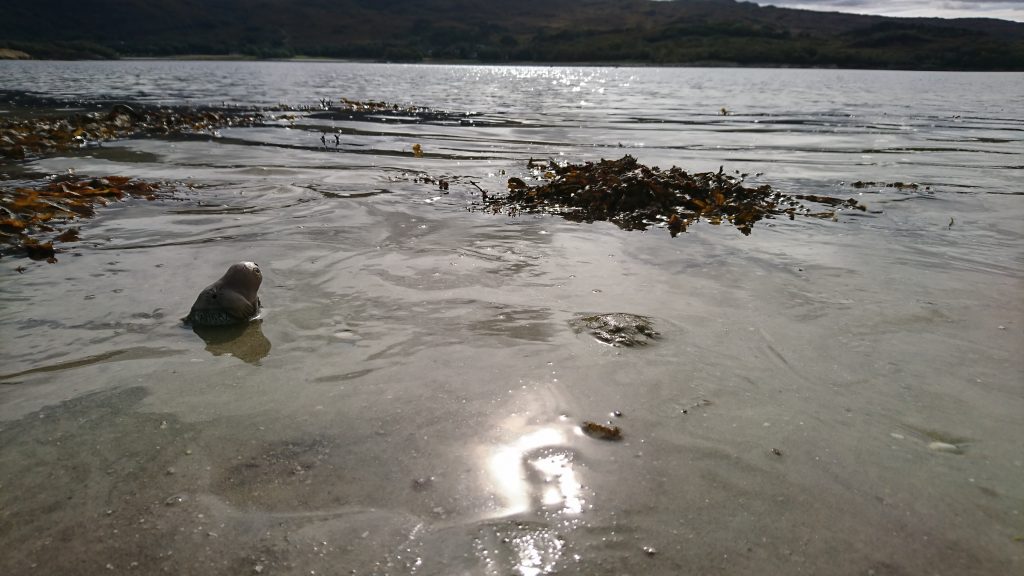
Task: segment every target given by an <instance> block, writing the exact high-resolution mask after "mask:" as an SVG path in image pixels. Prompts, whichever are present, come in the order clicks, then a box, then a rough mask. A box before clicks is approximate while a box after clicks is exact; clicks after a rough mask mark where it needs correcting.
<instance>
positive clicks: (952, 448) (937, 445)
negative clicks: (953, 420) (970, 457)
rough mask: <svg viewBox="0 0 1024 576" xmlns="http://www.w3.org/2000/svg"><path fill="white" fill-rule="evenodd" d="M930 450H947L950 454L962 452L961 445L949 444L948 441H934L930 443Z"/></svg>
mask: <svg viewBox="0 0 1024 576" xmlns="http://www.w3.org/2000/svg"><path fill="white" fill-rule="evenodd" d="M928 449H929V450H935V451H936V452H946V453H949V454H959V453H960V452H961V450H960V447H959V446H957V445H956V444H949V443H948V442H932V443H931V444H929V445H928Z"/></svg>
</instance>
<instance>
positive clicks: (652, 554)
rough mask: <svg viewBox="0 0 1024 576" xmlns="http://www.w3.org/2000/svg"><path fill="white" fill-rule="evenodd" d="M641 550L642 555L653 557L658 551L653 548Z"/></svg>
mask: <svg viewBox="0 0 1024 576" xmlns="http://www.w3.org/2000/svg"><path fill="white" fill-rule="evenodd" d="M643 550H644V554H647V555H648V556H654V555H655V554H657V553H658V551H657V550H655V549H654V546H644V548H643Z"/></svg>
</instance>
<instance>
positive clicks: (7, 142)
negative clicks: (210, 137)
mask: <svg viewBox="0 0 1024 576" xmlns="http://www.w3.org/2000/svg"><path fill="white" fill-rule="evenodd" d="M263 121H264V118H263V115H262V114H261V113H258V112H253V111H239V110H215V109H194V108H143V109H139V110H135V109H133V108H131V107H130V106H127V105H124V104H117V105H115V106H113V107H112V108H111V109H110V111H109V112H104V113H100V112H90V113H85V114H71V115H47V116H35V117H30V118H0V155H2V156H6V157H8V158H15V159H22V158H25V157H26V156H27V155H30V154H46V153H50V152H60V151H64V150H71V149H75V148H81V147H85V146H89V145H93V144H95V143H97V142H104V141H108V140H115V139H120V138H128V137H130V136H135V135H138V134H178V133H196V132H209V131H212V130H216V129H219V128H224V127H228V126H256V125H259V124H261V123H263Z"/></svg>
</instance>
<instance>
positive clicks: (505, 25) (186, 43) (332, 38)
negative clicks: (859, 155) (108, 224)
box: [0, 0, 1024, 71]
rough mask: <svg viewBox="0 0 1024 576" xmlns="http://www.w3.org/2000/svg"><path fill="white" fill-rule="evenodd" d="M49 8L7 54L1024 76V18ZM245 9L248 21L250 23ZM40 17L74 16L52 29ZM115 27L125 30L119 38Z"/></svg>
mask: <svg viewBox="0 0 1024 576" xmlns="http://www.w3.org/2000/svg"><path fill="white" fill-rule="evenodd" d="M80 4H81V3H67V2H61V1H60V0H38V2H37V3H33V5H32V6H26V7H21V6H15V7H11V8H10V9H9V10H6V11H5V15H4V19H3V21H0V59H26V58H32V59H44V60H74V59H118V58H171V59H202V60H205V59H211V60H223V59H237V60H249V59H252V60H300V61H305V60H313V61H316V60H324V59H325V60H341V61H363V62H365V61H370V62H408V63H439V64H449V63H452V64H539V65H555V64H565V65H610V66H616V65H620V66H715V67H725V66H741V67H797V68H864V69H914V70H965V71H967V70H971V71H974V70H977V71H982V70H986V71H989V70H990V71H1024V23H1019V22H1011V21H1006V20H996V19H985V18H967V19H948V20H946V19H939V18H893V17H884V16H866V15H857V14H842V13H836V12H831V13H830V12H813V11H807V10H796V9H788V8H776V7H773V6H758V5H755V4H752V3H748V2H734V1H732V0H688V1H686V2H682V1H677V2H654V1H651V0H589V1H588V2H579V1H577V0H545V1H543V2H542V1H540V0H524V2H523V3H522V5H517V7H516V10H509V9H508V8H507V7H503V6H502V5H499V4H498V3H494V2H490V1H488V0H425V1H422V2H412V1H410V0H380V1H377V2H365V1H363V0H337V1H336V2H332V3H302V4H297V3H295V2H292V1H289V0H267V1H266V2H265V4H266V6H264V7H263V8H262V9H261V10H259V11H253V10H251V9H250V8H248V7H247V6H246V5H245V2H244V1H243V0H224V1H223V2H217V3H211V4H208V5H203V6H202V7H197V6H192V7H188V8H187V7H183V6H177V5H162V6H160V7H153V6H150V5H149V4H147V3H144V2H142V1H141V0H122V1H120V2H115V1H114V0H99V1H98V2H96V3H90V4H89V6H82V5H80ZM241 13H245V14H247V18H245V19H241V18H239V17H238V14H241ZM38 14H61V17H60V18H55V19H48V21H45V22H41V21H40V20H41V19H40V18H39V17H38ZM111 27H114V28H116V31H117V33H116V34H111V33H109V31H110V29H111Z"/></svg>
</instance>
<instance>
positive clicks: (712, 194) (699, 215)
mask: <svg viewBox="0 0 1024 576" xmlns="http://www.w3.org/2000/svg"><path fill="white" fill-rule="evenodd" d="M528 167H529V168H532V169H537V168H539V169H540V172H542V178H543V180H544V181H543V182H542V183H541V184H538V185H535V186H530V185H528V184H526V182H524V181H523V180H521V179H519V178H509V180H508V194H507V195H498V196H488V195H486V194H485V198H484V202H485V204H486V206H487V207H488V208H489V209H491V210H492V211H493V212H494V213H499V212H505V213H508V214H510V215H515V214H518V213H520V212H548V213H552V214H558V215H560V216H562V217H564V218H566V219H568V220H572V221H577V222H593V221H595V220H607V221H610V222H612V223H614V224H615V225H617V226H618V227H620V228H622V229H625V230H645V229H647V228H648V227H649V226H652V225H656V224H662V225H664V226H666V227H667V228H668V230H669V232H670V233H671V234H672V236H673V237H674V236H676V235H678V234H679V233H680V232H685V231H686V229H687V228H688V227H689V226H690V225H691V224H693V223H694V222H698V221H700V220H705V221H707V222H709V223H711V224H715V225H717V224H721V223H722V222H723V221H725V222H728V223H730V224H732V225H734V226H736V228H737V229H739V231H740V232H742V233H743V234H744V235H749V234H750V232H751V229H752V227H753V225H754V223H756V222H758V221H759V220H762V219H765V218H775V217H778V216H786V217H788V218H790V219H793V218H794V217H795V216H797V215H804V216H813V217H819V218H835V215H836V210H838V209H842V208H855V209H857V210H864V209H865V208H864V206H863V205H861V204H859V203H857V201H856V200H853V199H849V200H838V199H835V198H830V197H827V196H813V195H788V194H783V193H781V192H779V191H777V190H774V189H773V188H772V187H771V186H768V185H767V184H766V185H761V186H756V187H752V186H745V185H744V180H743V178H744V177H745V176H746V175H745V174H744V175H731V174H727V173H725V172H724V170H723V169H721V168H719V170H718V172H700V173H694V174H691V173H688V172H686V171H685V170H683V169H682V168H678V167H676V166H673V167H672V168H669V169H668V170H661V169H659V168H658V167H649V166H645V165H643V164H640V163H639V162H637V160H636V158H634V157H632V156H629V155H626V156H623V157H622V158H620V159H618V160H601V161H600V162H596V163H595V162H586V163H583V164H557V163H554V162H540V163H538V162H535V161H534V160H530V162H529V164H528ZM800 200H806V201H809V202H813V203H816V204H823V205H825V206H828V207H829V209H825V210H819V211H812V210H811V209H810V208H808V207H807V206H805V205H804V204H803V203H802V202H800Z"/></svg>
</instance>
